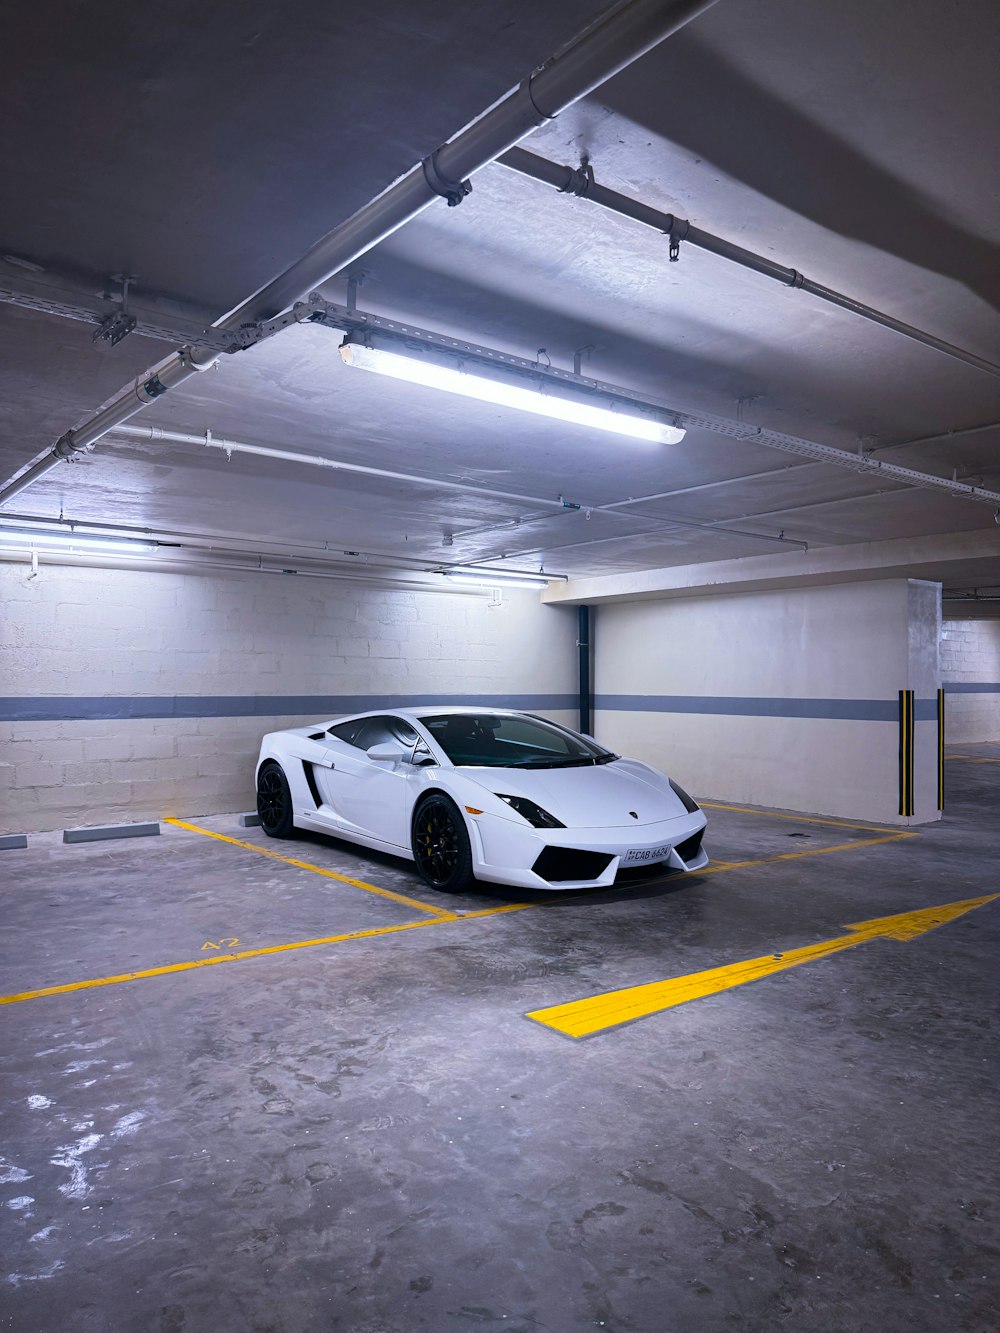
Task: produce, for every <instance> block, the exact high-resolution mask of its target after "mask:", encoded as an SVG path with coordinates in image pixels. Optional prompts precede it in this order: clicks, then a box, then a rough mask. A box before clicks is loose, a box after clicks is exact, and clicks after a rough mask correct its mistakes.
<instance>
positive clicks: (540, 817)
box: [497, 792, 566, 828]
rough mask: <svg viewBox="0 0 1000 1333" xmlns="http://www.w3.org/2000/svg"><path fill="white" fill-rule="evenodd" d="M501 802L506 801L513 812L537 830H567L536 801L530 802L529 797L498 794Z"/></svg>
mask: <svg viewBox="0 0 1000 1333" xmlns="http://www.w3.org/2000/svg"><path fill="white" fill-rule="evenodd" d="M497 795H498V796H499V797H500V800H501V801H506V802H507V804H508V805H509V806H510V808H511V809H512V810H516V811H517V813H518V814H519V815H520V816H521V817H522V818H523V819H526V820H527V821H528V823H529V824H533V825H534V827H535V828H565V827H566V825H565V824H563V823H562V822H561V821H560V820H558V819H556V817H555V815H550V814H549V812H548V810H543V809H542V807H541V806H540V805H536V804H535V803H534V801H529V800H528V798H527V796H504V795H502V794H501V793H500V792H497Z"/></svg>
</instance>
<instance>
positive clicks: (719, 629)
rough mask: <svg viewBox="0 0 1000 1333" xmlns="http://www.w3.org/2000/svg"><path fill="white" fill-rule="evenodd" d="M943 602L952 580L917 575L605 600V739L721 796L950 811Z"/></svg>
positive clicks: (601, 733)
mask: <svg viewBox="0 0 1000 1333" xmlns="http://www.w3.org/2000/svg"><path fill="white" fill-rule="evenodd" d="M939 606H940V594H939V588H938V586H937V585H936V584H928V583H919V582H915V581H908V580H904V579H895V580H886V581H883V582H874V583H852V584H843V585H836V586H830V587H810V588H784V589H781V590H777V591H768V592H756V593H748V594H738V595H726V596H718V597H704V598H690V599H689V598H675V599H662V600H657V601H641V602H626V603H612V604H605V605H602V606H600V607H599V608H597V610H596V613H595V633H594V640H595V664H594V674H595V694H596V700H595V719H596V721H595V726H596V734H597V737H598V739H599V740H601V741H602V742H603V743H605V744H607V745H609V746H611V747H613V748H614V749H616V750H620V751H624V752H626V753H630V754H635V755H637V756H638V757H639V758H642V759H645V760H647V762H649V763H653V764H656V765H658V766H660V767H663V768H666V769H667V770H668V771H669V772H670V773H671V774H672V775H674V776H676V777H677V778H678V779H679V781H680V782H681V783H682V784H683V785H684V786H687V787H689V788H690V789H691V790H692V792H693V793H694V794H696V795H700V796H702V797H704V798H706V799H708V798H716V799H719V800H724V801H733V802H747V803H750V804H755V805H765V806H777V807H780V808H784V809H790V810H801V811H806V812H809V813H813V814H820V815H824V814H826V815H834V816H840V817H844V818H856V819H860V820H875V821H878V822H886V823H903V824H905V823H910V822H925V821H928V820H933V819H937V818H939V812H938V810H937V764H936V739H937V728H936V721H934V720H933V718H932V717H931V716H928V714H929V713H930V711H931V709H932V708H933V707H934V704H933V701H935V700H936V691H937V688H938V679H939V667H938V656H937V644H938V638H939V634H940V612H939V610H938V608H939ZM901 689H914V690H915V691H916V694H917V699H918V713H917V717H918V721H917V724H916V751H917V753H916V815H915V817H914V818H913V819H910V818H907V817H903V816H901V815H900V814H899V728H898V692H899V690H901ZM919 701H922V704H923V706H922V708H921V706H920V703H919ZM796 714H798V715H796ZM921 717H923V719H924V720H921Z"/></svg>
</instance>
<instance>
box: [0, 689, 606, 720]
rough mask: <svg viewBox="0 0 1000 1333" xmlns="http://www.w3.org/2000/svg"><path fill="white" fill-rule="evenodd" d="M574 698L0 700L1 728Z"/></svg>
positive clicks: (559, 702)
mask: <svg viewBox="0 0 1000 1333" xmlns="http://www.w3.org/2000/svg"><path fill="white" fill-rule="evenodd" d="M579 702H580V701H579V699H578V697H577V696H576V695H575V694H487V695H482V694H438V695H428V694H413V695H401V694H301V695H296V694H250V695H240V694H234V695H228V694H204V695H201V694H165V695H137V696H134V697H115V696H109V695H89V696H80V697H71V696H63V695H46V696H42V697H38V698H29V697H24V698H19V697H17V696H13V697H7V698H4V697H2V696H0V721H3V722H84V721H86V722H95V721H104V722H107V721H115V720H118V719H122V718H126V719H127V718H137V719H150V718H171V717H175V718H191V717H298V716H307V717H315V718H316V720H317V721H319V720H320V719H323V718H330V717H336V716H338V715H339V714H341V713H366V712H369V711H370V710H371V709H373V708H406V709H410V708H421V707H424V708H426V707H433V706H435V705H439V704H443V705H445V706H446V707H449V706H450V707H456V708H464V707H473V708H474V707H476V706H479V707H483V708H516V709H521V710H525V709H529V710H534V711H547V712H559V711H572V712H575V711H576V709H577V707H578V706H579Z"/></svg>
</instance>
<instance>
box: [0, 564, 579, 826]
mask: <svg viewBox="0 0 1000 1333" xmlns="http://www.w3.org/2000/svg"><path fill="white" fill-rule="evenodd" d="M29 574H30V571H29V570H28V568H27V566H25V565H23V564H4V563H0V604H2V619H0V695H3V696H15V697H20V698H29V699H30V698H38V697H44V696H53V695H57V696H61V697H66V698H67V699H72V698H74V697H84V696H86V697H92V696H104V697H106V696H111V697H126V698H132V697H135V698H142V697H144V696H168V697H169V696H176V695H180V696H184V695H189V696H205V695H215V696H219V695H223V696H226V695H230V696H231V695H237V696H243V695H249V696H260V695H276V696H295V695H344V694H357V695H371V694H386V695H419V696H422V697H423V698H424V699H426V700H428V701H429V700H432V699H434V698H435V697H438V696H440V695H445V694H466V695H509V694H532V695H552V694H561V695H566V694H573V693H575V691H576V647H575V643H576V612H575V610H574V609H572V608H566V607H558V608H556V607H543V606H541V605H540V603H539V601H538V597H537V595H536V594H535V593H532V592H529V591H511V592H509V593H507V594H505V603H506V604H505V605H504V607H503V608H502V609H500V610H495V609H491V608H490V607H489V606H488V604H487V602H486V601H485V600H484V599H480V598H469V597H456V596H453V595H451V596H449V595H447V594H434V593H417V592H405V591H392V590H382V589H374V588H369V587H365V586H364V585H363V584H357V585H354V584H348V583H337V582H333V581H323V580H319V579H297V578H294V577H282V576H274V577H267V576H259V575H253V574H238V573H234V574H225V575H222V574H211V575H209V574H205V575H200V574H199V575H189V574H173V573H150V572H143V571H134V570H102V569H84V568H69V567H60V566H54V565H53V566H45V565H43V566H42V569H41V571H40V573H39V575H38V577H37V578H30V577H29ZM554 716H556V717H557V718H558V719H559V720H563V721H566V722H569V723H571V724H572V722H573V721H574V714H573V713H567V712H564V713H559V714H554ZM317 720H319V719H317V718H316V717H315V716H312V715H306V716H303V715H301V714H296V715H288V714H279V715H276V716H270V717H205V718H154V719H149V720H142V719H134V720H132V719H129V720H91V721H85V720H81V721H53V722H0V831H11V832H23V831H31V830H38V829H52V828H64V827H70V826H74V825H83V824H100V823H110V822H115V821H124V820H139V819H155V818H160V817H162V816H164V815H167V814H173V815H179V816H184V815H198V814H209V813H219V812H223V811H230V810H243V809H249V808H251V807H252V805H253V762H254V759H255V758H256V754H257V748H258V745H259V742H260V737H261V736H262V735H263V734H264V733H265V732H266V731H273V730H276V729H278V728H280V727H286V726H298V725H302V724H304V723H308V722H312V721H317Z"/></svg>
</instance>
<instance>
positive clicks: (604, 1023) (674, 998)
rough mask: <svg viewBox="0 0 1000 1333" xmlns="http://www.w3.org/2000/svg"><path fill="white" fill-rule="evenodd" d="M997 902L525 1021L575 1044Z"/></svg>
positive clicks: (855, 932)
mask: <svg viewBox="0 0 1000 1333" xmlns="http://www.w3.org/2000/svg"><path fill="white" fill-rule="evenodd" d="M997 898H1000V894H996V893H993V894H989V895H988V896H986V897H984V898H968V899H965V900H964V901H962V902H955V903H944V904H942V905H940V906H938V907H928V908H921V909H920V910H918V911H916V912H902V913H900V914H898V915H896V916H889V917H877V918H875V919H873V920H871V921H860V922H858V923H857V924H855V925H852V926H849V927H848V930H849V931H850V934H847V935H838V936H836V937H835V938H834V939H831V940H822V941H821V942H820V943H819V944H807V945H805V946H804V947H803V948H801V949H790V950H788V951H787V952H782V953H770V954H764V955H762V956H761V957H760V958H747V959H744V960H742V961H741V962H738V963H729V964H727V965H725V966H723V967H713V968H709V969H708V970H707V971H705V972H693V973H691V974H689V975H688V976H683V977H672V978H670V979H669V980H667V981H652V982H648V983H647V984H646V985H643V986H628V987H626V988H625V989H623V990H615V991H606V992H604V993H603V994H600V995H589V996H587V997H586V998H585V999H582V1000H571V1001H570V1002H569V1003H568V1004H555V1005H550V1006H549V1007H548V1008H545V1009H535V1010H533V1011H532V1012H531V1013H529V1014H526V1015H525V1017H527V1018H531V1019H534V1021H535V1022H536V1023H541V1024H542V1025H543V1026H545V1027H548V1028H552V1029H553V1030H554V1031H556V1032H561V1033H563V1034H564V1035H565V1036H567V1037H573V1038H574V1039H579V1038H580V1037H589V1036H593V1035H594V1033H597V1032H604V1031H606V1030H607V1029H608V1028H613V1027H620V1026H621V1025H622V1024H623V1023H631V1022H634V1021H635V1020H636V1019H637V1018H646V1017H648V1016H649V1015H650V1014H658V1013H662V1012H663V1011H664V1010H665V1009H672V1008H675V1007H676V1006H677V1005H679V1004H687V1003H688V1002H689V1001H690V1000H698V999H702V998H704V997H705V996H706V995H717V994H718V993H719V992H720V991H724V990H732V989H733V988H734V987H736V986H744V985H746V984H747V982H750V981H758V980H759V979H760V978H761V977H766V976H771V975H772V974H774V973H776V972H785V971H787V970H788V969H789V968H792V967H801V965H802V964H803V963H812V962H815V961H816V960H817V959H820V958H826V957H828V956H829V955H830V954H834V953H839V952H840V951H841V950H842V949H851V948H853V947H854V946H855V945H857V944H862V943H864V942H865V941H866V940H872V939H877V938H879V937H883V938H888V939H896V940H912V939H916V938H917V936H918V935H922V934H924V933H925V932H926V931H928V930H934V929H935V928H936V927H938V926H941V925H944V924H945V923H946V922H948V921H953V920H955V918H956V917H959V916H961V915H963V913H965V912H971V911H972V910H973V909H974V908H977V907H982V906H983V905H984V904H985V903H990V902H994V901H995V900H996V899H997Z"/></svg>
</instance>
